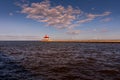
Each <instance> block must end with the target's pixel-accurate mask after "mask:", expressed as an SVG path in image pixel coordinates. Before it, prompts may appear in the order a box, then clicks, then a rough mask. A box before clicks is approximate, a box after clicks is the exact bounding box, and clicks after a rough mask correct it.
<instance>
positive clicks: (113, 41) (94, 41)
mask: <svg viewBox="0 0 120 80" xmlns="http://www.w3.org/2000/svg"><path fill="white" fill-rule="evenodd" d="M4 41H5V42H9V41H10V42H14V41H15V42H19V41H25V42H26V41H30V42H31V41H39V42H86V43H120V40H51V41H42V40H0V42H4Z"/></svg>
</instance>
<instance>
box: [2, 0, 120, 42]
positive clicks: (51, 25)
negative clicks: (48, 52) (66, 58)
mask: <svg viewBox="0 0 120 80" xmlns="http://www.w3.org/2000/svg"><path fill="white" fill-rule="evenodd" d="M119 7H120V0H2V1H1V2H0V10H1V11H0V40H41V39H42V38H43V37H44V35H46V34H47V35H49V37H50V38H51V39H52V40H88V39H120V9H119Z"/></svg>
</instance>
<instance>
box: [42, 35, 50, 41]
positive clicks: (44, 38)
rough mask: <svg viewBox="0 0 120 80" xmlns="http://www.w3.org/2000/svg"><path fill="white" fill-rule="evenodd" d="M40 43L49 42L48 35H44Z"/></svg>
mask: <svg viewBox="0 0 120 80" xmlns="http://www.w3.org/2000/svg"><path fill="white" fill-rule="evenodd" d="M42 41H50V37H49V36H48V35H45V36H44V37H43V40H42Z"/></svg>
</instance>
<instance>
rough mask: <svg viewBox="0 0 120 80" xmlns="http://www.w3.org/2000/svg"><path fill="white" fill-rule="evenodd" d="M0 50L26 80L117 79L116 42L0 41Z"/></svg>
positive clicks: (118, 53)
mask: <svg viewBox="0 0 120 80" xmlns="http://www.w3.org/2000/svg"><path fill="white" fill-rule="evenodd" d="M0 51H1V52H2V53H1V54H3V52H4V54H5V55H7V56H8V57H9V58H7V59H8V60H9V59H12V60H14V62H15V63H16V64H19V65H21V66H22V67H23V68H24V69H25V70H26V72H24V71H21V74H28V75H27V77H28V78H27V77H26V79H27V80H29V79H31V80H120V77H119V76H120V43H57V42H53V43H52V42H51V43H49V42H30V41H29V42H0ZM0 56H1V55H0ZM4 64H5V61H4V59H3V62H2V64H1V63H0V72H4V73H5V72H6V73H9V74H12V75H15V74H14V72H13V73H10V72H9V70H8V71H5V69H6V68H1V66H2V65H4ZM11 65H12V64H11ZM9 66H10V64H9ZM13 69H14V70H15V69H19V67H18V68H14V67H13ZM18 75H19V76H20V74H18ZM31 75H32V76H31ZM0 79H2V77H1V74H0ZM26 79H19V78H18V80H26Z"/></svg>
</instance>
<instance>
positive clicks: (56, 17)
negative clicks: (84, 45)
mask: <svg viewBox="0 0 120 80" xmlns="http://www.w3.org/2000/svg"><path fill="white" fill-rule="evenodd" d="M21 12H22V13H25V14H27V18H31V19H34V20H37V21H39V22H44V23H46V24H47V25H48V26H53V27H57V28H68V27H69V26H71V25H72V22H73V21H74V20H76V17H77V15H79V14H80V13H81V11H80V10H77V9H73V8H72V7H71V6H68V7H67V8H64V7H63V6H61V5H59V6H56V7H51V5H50V2H49V1H43V2H41V3H32V4H31V6H24V7H23V9H22V11H21Z"/></svg>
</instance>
